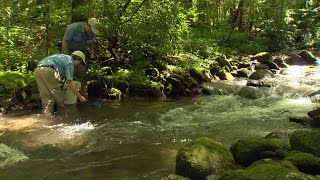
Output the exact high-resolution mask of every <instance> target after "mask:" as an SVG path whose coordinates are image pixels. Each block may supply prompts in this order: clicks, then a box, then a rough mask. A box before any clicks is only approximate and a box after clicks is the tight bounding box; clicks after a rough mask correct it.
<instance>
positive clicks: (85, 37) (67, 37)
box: [62, 18, 99, 95]
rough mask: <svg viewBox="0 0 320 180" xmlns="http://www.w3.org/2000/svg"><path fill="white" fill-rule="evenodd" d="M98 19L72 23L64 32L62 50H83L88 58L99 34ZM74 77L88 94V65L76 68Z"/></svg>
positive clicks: (64, 51) (65, 51)
mask: <svg viewBox="0 0 320 180" xmlns="http://www.w3.org/2000/svg"><path fill="white" fill-rule="evenodd" d="M97 26H98V20H97V19H96V18H90V19H88V20H85V21H82V22H74V23H72V24H70V25H69V26H68V28H67V30H66V31H65V33H64V37H63V40H62V52H63V53H64V54H70V53H71V52H73V51H82V52H83V53H84V54H85V56H86V57H87V59H89V57H90V54H92V47H93V42H94V37H95V34H98V33H99V31H98V29H97ZM74 73H75V74H74V77H75V78H76V79H77V80H78V81H79V82H80V83H81V90H80V93H81V94H83V95H86V87H87V79H86V73H87V66H86V65H80V66H78V67H76V68H75V72H74Z"/></svg>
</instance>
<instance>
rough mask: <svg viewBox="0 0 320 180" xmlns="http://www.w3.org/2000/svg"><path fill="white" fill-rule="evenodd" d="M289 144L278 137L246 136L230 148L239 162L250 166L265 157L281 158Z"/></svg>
mask: <svg viewBox="0 0 320 180" xmlns="http://www.w3.org/2000/svg"><path fill="white" fill-rule="evenodd" d="M288 149H289V146H288V145H287V144H285V143H284V142H281V141H279V140H276V139H265V138H244V139H240V140H238V141H237V142H235V143H234V144H232V145H231V147H230V150H231V152H232V154H233V157H234V160H235V162H236V163H237V164H240V165H242V166H249V165H250V164H251V163H253V162H255V161H257V160H259V159H263V158H275V159H281V158H283V157H284V154H285V152H286V151H287V150H288Z"/></svg>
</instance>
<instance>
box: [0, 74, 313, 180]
mask: <svg viewBox="0 0 320 180" xmlns="http://www.w3.org/2000/svg"><path fill="white" fill-rule="evenodd" d="M281 78H283V77H277V78H276V79H274V80H273V81H274V83H276V84H277V85H276V86H274V88H269V89H268V90H261V92H262V93H265V96H262V97H261V98H258V99H247V98H244V97H241V96H239V95H235V94H234V92H236V88H239V86H240V87H241V86H243V80H235V81H230V82H226V83H229V85H227V86H226V87H227V90H226V91H225V93H224V89H225V87H224V86H221V85H219V88H220V89H219V92H221V94H219V95H212V96H202V97H194V98H183V99H179V100H161V101H146V100H136V99H134V100H125V101H117V102H104V103H102V102H89V103H86V104H81V105H70V106H68V108H67V109H68V111H67V116H63V117H60V118H57V117H55V118H41V117H40V116H38V115H26V114H23V115H12V116H0V142H1V143H0V145H1V146H0V159H1V158H3V157H1V155H2V154H4V153H6V154H8V156H7V157H6V160H7V161H6V164H2V165H1V164H0V179H161V178H162V177H165V176H167V175H168V174H171V173H174V166H175V155H176V153H177V150H178V149H179V147H181V146H182V145H183V144H184V143H185V142H188V141H191V140H193V139H195V138H198V137H203V136H206V137H210V138H213V139H216V140H217V141H220V142H223V143H224V144H225V145H226V146H229V145H230V144H232V143H233V142H235V141H236V140H237V139H239V138H242V137H257V136H258V137H262V136H265V135H267V134H269V133H271V132H282V133H284V134H290V133H291V132H292V131H294V130H296V129H304V128H307V127H304V126H302V125H299V124H296V123H291V122H289V121H288V118H289V117H292V116H306V114H307V112H308V111H310V110H311V109H313V108H315V107H316V106H317V104H316V103H312V102H311V100H310V99H309V98H308V97H307V96H306V95H305V94H307V91H309V90H310V87H312V88H313V89H317V88H318V87H317V85H316V83H314V82H313V83H311V82H310V81H314V80H312V79H311V80H310V79H309V81H307V80H305V81H304V83H301V82H300V84H301V86H300V85H299V86H295V88H296V90H295V89H292V88H291V87H292V86H291V85H290V83H281ZM284 81H287V80H284ZM306 82H307V83H306ZM312 84H314V85H312ZM209 85H210V84H209ZM230 85H231V86H230ZM233 85H235V86H234V90H232V86H233ZM211 86H215V85H214V84H211ZM284 86H287V87H284ZM304 86H306V87H304ZM230 88H231V90H230ZM299 88H300V89H299ZM286 89H287V90H286ZM308 89H309V90H308ZM286 92H288V93H286ZM9 162H10V163H9Z"/></svg>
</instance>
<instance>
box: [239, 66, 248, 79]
mask: <svg viewBox="0 0 320 180" xmlns="http://www.w3.org/2000/svg"><path fill="white" fill-rule="evenodd" d="M250 73H251V72H250V71H249V70H248V69H247V68H241V69H238V70H237V74H236V76H237V77H245V78H247V77H249V75H250Z"/></svg>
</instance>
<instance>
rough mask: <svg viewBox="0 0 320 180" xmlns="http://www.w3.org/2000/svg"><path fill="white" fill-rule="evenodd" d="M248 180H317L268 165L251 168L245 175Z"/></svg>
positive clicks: (280, 167) (277, 166)
mask: <svg viewBox="0 0 320 180" xmlns="http://www.w3.org/2000/svg"><path fill="white" fill-rule="evenodd" d="M244 176H245V177H246V179H248V178H249V179H259V180H270V179H279V180H280V179H281V180H292V179H295V180H300V179H301V180H308V179H310V180H313V179H316V178H314V177H313V176H311V175H307V174H304V173H301V172H299V171H296V170H293V169H291V168H286V167H283V166H280V165H276V164H271V163H266V164H263V163H262V164H258V165H254V166H250V167H249V168H248V169H247V170H246V171H245V173H244Z"/></svg>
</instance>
